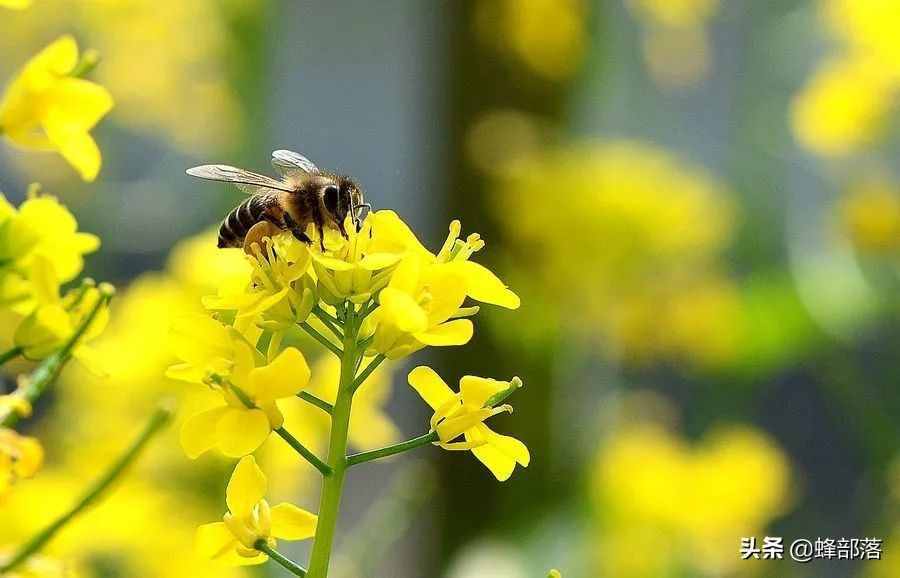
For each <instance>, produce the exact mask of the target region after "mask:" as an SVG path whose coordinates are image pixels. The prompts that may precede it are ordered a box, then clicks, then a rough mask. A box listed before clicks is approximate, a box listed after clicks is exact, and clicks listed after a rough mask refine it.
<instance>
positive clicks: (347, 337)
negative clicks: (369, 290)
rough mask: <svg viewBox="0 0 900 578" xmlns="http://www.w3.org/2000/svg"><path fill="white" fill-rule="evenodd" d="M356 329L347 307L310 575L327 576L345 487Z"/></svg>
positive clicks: (350, 310)
mask: <svg viewBox="0 0 900 578" xmlns="http://www.w3.org/2000/svg"><path fill="white" fill-rule="evenodd" d="M358 332H359V328H358V327H357V326H356V324H355V312H354V310H353V307H350V308H349V309H348V311H347V316H346V321H345V324H344V346H343V355H342V356H341V377H340V384H339V386H338V393H337V398H336V399H335V402H334V411H333V412H332V416H331V435H330V440H329V445H328V458H327V461H328V465H329V466H330V467H331V475H330V476H328V477H327V478H325V480H324V481H323V483H322V497H321V499H320V502H319V522H318V525H317V527H316V537H315V542H314V543H313V548H312V554H311V555H310V559H309V576H310V578H326V577H327V576H328V564H329V561H330V559H331V548H332V544H333V542H334V532H335V527H336V526H337V520H338V513H339V510H340V505H341V493H342V492H343V488H344V474H345V473H346V471H347V458H346V454H347V434H348V432H349V429H350V407H351V405H352V402H353V389H352V385H353V382H354V379H355V373H356V363H357V357H358V356H359V353H358V352H357V343H356V339H357V335H358Z"/></svg>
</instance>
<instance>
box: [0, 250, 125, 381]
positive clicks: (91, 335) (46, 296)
mask: <svg viewBox="0 0 900 578" xmlns="http://www.w3.org/2000/svg"><path fill="white" fill-rule="evenodd" d="M28 281H29V283H30V286H31V288H32V291H33V293H34V301H35V309H34V310H33V311H32V312H31V313H30V314H29V315H27V316H26V317H25V318H24V319H23V320H22V322H21V323H20V324H19V326H18V327H17V328H16V331H15V333H14V335H13V342H14V343H15V345H16V346H17V347H21V348H22V351H23V355H24V356H25V357H26V358H28V359H43V358H45V357H47V356H48V355H50V354H51V353H53V352H54V351H56V350H57V349H59V347H60V346H62V345H63V343H65V342H66V341H67V340H68V339H69V338H70V337H72V335H73V334H74V333H75V332H76V331H77V330H78V328H79V327H80V326H81V325H82V324H84V323H86V322H88V316H89V315H91V314H92V312H93V311H94V308H95V306H97V305H98V302H100V301H101V300H105V299H107V298H108V297H109V295H111V293H112V291H113V289H112V287H111V286H110V285H108V284H105V283H104V284H101V285H100V286H99V287H97V286H94V284H93V283H89V282H88V283H84V284H82V286H81V287H79V288H77V289H72V290H70V291H67V292H66V294H65V295H63V296H61V295H60V294H59V279H57V277H56V271H55V269H54V268H53V264H52V263H50V262H49V261H48V260H47V259H45V258H43V257H40V256H39V257H37V258H36V259H35V260H34V261H32V263H31V267H30V272H29V276H28ZM108 322H109V309H108V308H107V307H106V306H105V305H100V309H99V310H98V311H97V312H96V313H94V317H93V319H90V322H89V323H88V325H87V328H86V329H85V330H84V332H83V333H82V334H81V336H80V337H79V339H78V343H77V344H76V345H75V347H74V348H73V350H72V354H73V356H74V357H75V358H77V359H79V360H81V361H83V362H85V363H86V364H87V365H88V367H93V368H96V369H97V370H98V371H99V370H100V368H99V366H98V365H97V364H96V356H94V355H93V354H92V351H91V350H90V349H89V348H88V347H87V345H86V344H87V343H88V342H89V341H91V340H93V339H95V338H96V337H97V336H98V335H100V334H101V333H102V332H103V329H104V328H105V327H106V324H107V323H108Z"/></svg>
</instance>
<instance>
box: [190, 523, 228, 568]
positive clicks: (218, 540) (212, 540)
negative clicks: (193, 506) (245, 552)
mask: <svg viewBox="0 0 900 578" xmlns="http://www.w3.org/2000/svg"><path fill="white" fill-rule="evenodd" d="M236 543H237V540H235V538H234V536H232V535H231V532H229V531H228V528H227V527H226V526H225V524H224V523H223V522H213V523H212V524H203V525H202V526H200V527H199V528H197V534H196V536H195V537H194V548H195V549H196V551H197V553H198V554H199V555H200V556H202V557H204V558H209V559H213V560H215V559H219V558H221V557H222V556H224V555H225V554H227V553H228V551H229V550H234V546H235V544H236Z"/></svg>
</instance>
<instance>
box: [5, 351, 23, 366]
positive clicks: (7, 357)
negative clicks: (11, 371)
mask: <svg viewBox="0 0 900 578" xmlns="http://www.w3.org/2000/svg"><path fill="white" fill-rule="evenodd" d="M20 355H22V348H21V347H13V348H12V349H8V350H7V351H4V352H3V353H0V365H3V364H4V363H6V362H7V361H9V360H10V359H15V358H17V357H19V356H20Z"/></svg>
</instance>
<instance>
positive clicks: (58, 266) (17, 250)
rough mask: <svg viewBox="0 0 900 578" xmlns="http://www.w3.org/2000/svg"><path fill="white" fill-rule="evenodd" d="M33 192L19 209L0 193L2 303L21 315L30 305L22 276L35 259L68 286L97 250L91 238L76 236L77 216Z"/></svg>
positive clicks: (0, 296)
mask: <svg viewBox="0 0 900 578" xmlns="http://www.w3.org/2000/svg"><path fill="white" fill-rule="evenodd" d="M37 189H38V187H37V186H36V185H33V186H32V189H31V190H30V191H29V194H28V198H27V199H26V200H25V201H24V202H23V203H22V204H21V206H20V207H19V208H18V209H16V208H15V207H13V206H12V205H11V204H9V202H8V201H7V200H6V198H5V197H4V196H3V195H2V194H0V303H3V304H7V305H15V306H16V310H17V312H19V313H22V314H26V313H28V312H29V311H30V310H31V309H32V308H33V305H34V303H33V299H32V297H33V295H32V287H30V286H29V284H28V282H27V279H26V277H27V272H28V269H29V267H30V265H31V264H32V262H33V261H34V260H35V259H37V258H42V259H45V260H47V261H49V262H50V263H51V264H52V266H53V270H54V272H55V275H56V276H57V277H58V278H59V281H60V282H61V283H66V282H68V281H71V280H72V279H74V278H75V277H76V276H77V275H78V274H79V273H80V272H81V269H82V268H83V267H84V259H83V255H85V254H87V253H91V252H93V251H96V250H97V248H98V247H99V246H100V240H99V239H98V238H97V237H96V236H95V235H92V234H90V233H84V232H79V231H78V223H77V222H76V220H75V217H73V216H72V213H70V212H69V210H68V209H66V208H65V207H64V206H63V205H61V204H60V203H59V201H58V200H57V199H56V198H54V197H52V196H50V195H38V194H37V193H36V190H37Z"/></svg>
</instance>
